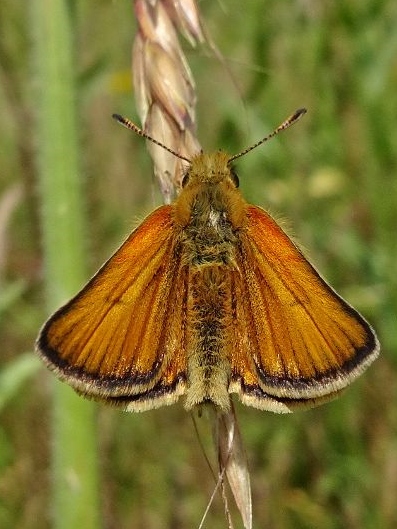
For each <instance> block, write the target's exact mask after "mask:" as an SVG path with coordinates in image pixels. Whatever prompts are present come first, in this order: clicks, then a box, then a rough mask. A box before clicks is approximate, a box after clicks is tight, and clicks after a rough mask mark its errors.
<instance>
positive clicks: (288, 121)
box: [229, 108, 307, 162]
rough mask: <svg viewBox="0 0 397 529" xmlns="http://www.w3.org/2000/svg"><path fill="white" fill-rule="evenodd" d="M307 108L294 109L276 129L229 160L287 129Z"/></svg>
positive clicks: (238, 156) (242, 154)
mask: <svg viewBox="0 0 397 529" xmlns="http://www.w3.org/2000/svg"><path fill="white" fill-rule="evenodd" d="M306 112H307V110H306V109H305V108H299V109H298V110H296V111H295V112H294V113H293V114H292V115H291V116H289V117H288V118H287V119H286V120H285V121H283V122H282V123H281V125H279V126H278V127H277V128H276V129H274V131H273V132H271V133H270V134H268V135H267V136H265V137H264V138H262V139H261V140H259V141H257V142H256V143H255V144H254V145H251V146H250V147H247V148H246V149H245V150H244V151H241V152H239V153H237V154H235V155H234V156H232V157H231V158H229V162H232V161H233V160H235V159H236V158H240V157H241V156H244V155H245V154H247V152H250V151H252V150H253V149H256V147H259V145H262V143H265V141H268V140H270V139H271V138H274V136H276V135H277V134H278V133H279V132H282V131H283V130H286V129H288V128H289V127H290V126H291V125H293V124H294V123H296V122H297V121H298V120H299V119H300V118H301V117H302V116H303V115H304V114H306Z"/></svg>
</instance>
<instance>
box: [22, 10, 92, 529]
mask: <svg viewBox="0 0 397 529" xmlns="http://www.w3.org/2000/svg"><path fill="white" fill-rule="evenodd" d="M72 4H73V3H72V2H68V1H65V0H52V1H51V2H45V1H44V0H34V1H33V2H32V4H31V9H32V11H31V15H32V17H31V24H32V29H33V50H34V74H35V76H36V88H37V92H36V94H35V96H36V101H37V104H38V111H37V133H36V137H37V151H38V152H37V154H38V169H39V188H40V198H41V204H42V205H41V208H42V212H41V213H42V233H43V245H44V262H45V281H46V290H47V309H48V312H51V311H53V310H54V309H55V308H56V307H58V306H59V305H60V304H61V303H62V302H64V301H65V300H66V299H67V298H68V297H69V296H70V295H71V294H73V293H75V292H76V290H77V289H78V288H79V287H80V286H81V284H82V282H83V281H84V279H85V278H86V267H85V262H84V248H83V240H84V237H83V234H84V232H85V230H84V218H83V217H84V215H83V204H82V193H81V175H80V168H79V154H78V125H77V119H76V115H77V113H76V86H75V72H76V63H75V55H74V42H73V28H74V27H75V24H73V20H72ZM52 389H53V392H52V398H53V402H52V406H53V414H52V458H53V459H52V486H53V497H52V499H51V500H50V505H49V510H50V513H51V516H52V517H53V525H52V527H55V528H56V529H76V528H77V527H79V528H84V529H94V528H98V527H99V515H98V505H99V501H98V476H97V451H96V431H95V414H94V405H93V404H92V403H90V402H87V401H84V400H83V399H81V398H79V397H78V396H77V395H76V394H75V393H74V392H73V391H72V390H71V389H70V388H69V387H68V386H66V385H64V384H61V383H60V382H58V381H56V380H55V378H53V388H52Z"/></svg>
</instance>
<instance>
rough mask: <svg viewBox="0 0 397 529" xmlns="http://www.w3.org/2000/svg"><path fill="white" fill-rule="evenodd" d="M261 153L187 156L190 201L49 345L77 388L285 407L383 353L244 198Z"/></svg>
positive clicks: (52, 364)
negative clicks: (251, 157)
mask: <svg viewBox="0 0 397 529" xmlns="http://www.w3.org/2000/svg"><path fill="white" fill-rule="evenodd" d="M304 112H305V110H304V109H302V110H299V111H297V112H296V113H295V114H293V115H292V116H291V117H290V118H288V119H287V120H286V121H285V122H284V123H283V124H281V125H280V126H279V127H278V128H277V129H276V130H275V131H274V132H273V133H272V134H270V135H269V136H267V137H266V138H264V139H263V140H261V141H260V142H258V143H257V144H256V145H258V144H260V143H262V142H264V141H266V140H267V139H269V138H270V137H272V136H274V135H275V134H277V133H278V132H279V131H281V130H284V129H286V128H287V127H288V126H290V125H291V124H292V123H294V122H295V121H296V120H297V119H298V118H299V117H300V116H301V115H302V114H303V113H304ZM115 117H116V119H118V121H120V122H121V123H123V124H124V125H126V126H127V127H128V128H132V129H134V130H137V132H138V133H140V134H142V135H145V134H144V133H142V131H140V130H139V129H137V127H136V126H135V125H133V124H132V123H131V122H130V121H129V120H127V119H125V118H122V117H121V116H115ZM149 139H151V138H149ZM155 143H158V142H155ZM256 145H255V146H256ZM255 146H253V147H255ZM253 147H250V148H249V149H246V151H244V152H242V153H239V154H238V155H235V156H233V157H230V156H229V155H227V154H226V153H224V152H216V153H214V154H203V153H200V154H197V155H196V156H194V157H193V158H192V160H188V159H187V158H184V157H182V156H180V155H177V154H176V153H174V154H176V155H177V156H179V157H180V158H182V159H184V160H186V161H188V162H189V164H190V167H189V169H188V171H187V173H186V175H185V177H184V179H183V183H182V191H181V193H180V195H179V197H178V198H177V199H176V201H175V202H174V203H173V204H172V205H168V206H162V207H159V208H158V209H156V210H155V211H154V212H153V213H152V214H151V215H149V217H148V218H147V219H146V220H144V222H143V223H142V224H141V225H140V226H139V227H138V228H137V229H136V230H135V231H134V232H133V233H132V234H131V235H130V236H129V237H128V239H127V240H126V241H125V242H124V243H123V244H122V246H121V247H120V248H119V249H118V250H117V251H116V253H115V254H114V255H113V256H112V257H111V258H110V259H109V260H108V261H107V262H106V263H105V264H104V265H103V266H102V268H101V269H100V270H99V271H98V272H97V273H96V275H95V276H94V277H93V278H92V279H91V280H90V281H89V282H88V283H87V285H86V286H85V287H84V288H83V289H82V290H81V292H79V293H78V294H77V295H76V296H75V297H74V298H73V299H72V300H70V301H69V302H68V303H66V305H64V306H63V307H61V308H60V309H59V310H58V311H57V312H56V313H55V314H54V315H53V316H51V318H50V319H49V320H48V321H47V322H46V323H45V325H44V326H43V328H42V330H41V332H40V335H39V338H38V340H37V350H38V352H39V353H40V355H41V357H42V358H43V359H44V361H45V363H46V364H47V365H48V367H49V368H50V369H52V370H54V371H55V373H56V374H57V375H58V376H59V378H61V379H62V380H65V381H66V382H68V383H69V384H70V385H71V386H72V387H73V388H74V389H75V390H76V391H77V392H79V393H81V394H83V395H84V396H86V397H90V398H94V399H97V400H102V401H106V402H108V403H113V404H116V405H119V406H121V407H122V408H124V409H125V410H129V411H143V410H148V409H151V408H156V407H159V406H162V405H165V404H172V403H174V402H175V401H177V400H178V398H179V397H180V396H182V395H184V396H185V401H184V405H185V408H186V409H187V410H190V409H191V408H193V407H194V406H196V405H200V404H202V403H205V402H212V403H213V404H215V405H216V406H217V407H219V408H220V409H221V410H223V411H227V410H228V409H229V408H230V394H231V393H237V394H238V395H239V397H240V399H241V401H242V402H243V403H244V404H247V405H251V406H254V407H256V408H260V409H263V410H270V411H273V412H280V413H281V412H289V411H293V410H294V409H295V408H299V407H312V406H316V405H318V404H321V403H322V402H324V401H327V400H330V399H332V398H334V397H335V396H336V395H337V394H338V393H339V392H340V391H341V390H343V389H344V388H345V387H346V386H348V385H349V384H350V383H351V382H352V381H353V380H354V379H355V378H357V377H358V376H359V375H360V374H361V373H362V372H363V371H364V369H365V368H366V367H367V366H368V365H369V364H370V363H371V362H372V361H373V360H374V359H375V358H376V357H377V355H378V352H379V343H378V341H377V338H376V336H375V333H374V331H373V330H372V328H371V327H370V326H369V325H368V323H367V322H366V321H365V320H364V318H363V317H362V316H361V315H360V314H359V313H358V312H356V311H355V310H354V309H353V308H352V307H351V306H350V305H349V304H348V303H346V301H344V300H343V299H342V298H341V297H340V296H339V295H338V294H337V293H336V292H335V291H334V290H333V289H332V288H331V287H330V286H329V285H328V284H327V283H326V282H325V281H324V279H323V278H322V277H321V276H320V275H319V273H318V272H317V271H316V270H315V268H313V266H312V265H311V264H310V263H309V262H308V261H307V260H306V259H305V257H304V256H303V255H302V253H301V252H300V250H299V249H298V248H297V247H296V246H295V244H294V243H293V242H292V241H291V240H290V239H289V238H288V237H287V235H286V234H285V233H284V232H283V230H282V229H281V228H280V226H278V224H277V223H276V222H275V221H274V220H273V219H272V217H271V216H270V215H269V214H268V213H266V211H264V210H262V209H260V208H258V207H256V206H252V205H249V204H247V203H246V202H245V200H244V199H243V198H242V196H241V193H240V191H239V190H238V178H237V176H236V175H235V173H234V171H233V169H232V167H231V162H232V161H233V160H234V159H236V158H238V157H239V156H241V155H242V154H245V153H246V152H248V151H249V150H251V148H253ZM165 148H166V147H165Z"/></svg>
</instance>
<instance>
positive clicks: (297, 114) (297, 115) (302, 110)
mask: <svg viewBox="0 0 397 529" xmlns="http://www.w3.org/2000/svg"><path fill="white" fill-rule="evenodd" d="M306 112H307V109H306V108H304V107H302V108H298V110H297V111H296V112H295V114H294V116H295V118H296V119H297V118H300V117H301V116H303V115H304V114H306Z"/></svg>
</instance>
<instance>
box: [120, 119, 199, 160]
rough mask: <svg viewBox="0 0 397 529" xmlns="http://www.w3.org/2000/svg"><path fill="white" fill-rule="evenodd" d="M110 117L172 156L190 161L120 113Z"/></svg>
mask: <svg viewBox="0 0 397 529" xmlns="http://www.w3.org/2000/svg"><path fill="white" fill-rule="evenodd" d="M112 118H113V119H115V120H116V121H118V122H119V123H121V125H124V127H126V128H127V129H129V130H133V131H134V132H136V134H138V135H139V136H142V137H143V138H146V139H147V140H149V141H151V142H152V143H154V144H155V145H158V146H159V147H162V148H163V149H165V150H166V151H168V152H170V153H171V154H173V155H174V156H176V157H177V158H179V159H180V160H184V161H185V162H188V163H189V164H190V163H192V162H191V160H189V158H186V157H185V156H182V154H179V153H178V152H176V151H173V150H172V149H171V148H170V147H167V146H166V145H164V143H161V142H160V141H158V140H155V139H154V138H152V137H151V136H149V134H146V132H144V131H143V130H142V129H140V128H139V127H138V125H135V123H133V122H132V121H131V120H130V119H128V118H125V117H124V116H120V114H113V115H112Z"/></svg>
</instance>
